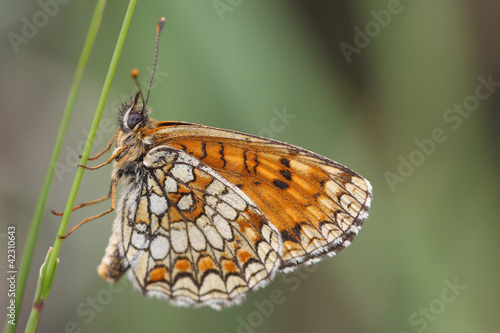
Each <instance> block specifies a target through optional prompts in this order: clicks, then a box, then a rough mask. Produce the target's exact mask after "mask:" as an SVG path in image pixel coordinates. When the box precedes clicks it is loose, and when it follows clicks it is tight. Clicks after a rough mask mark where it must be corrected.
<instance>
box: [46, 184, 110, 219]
mask: <svg viewBox="0 0 500 333" xmlns="http://www.w3.org/2000/svg"><path fill="white" fill-rule="evenodd" d="M112 194H113V182H111V184H109V193H108V195H106V196H104V197H102V198H99V199H95V200H92V201H87V202H83V203H81V204H78V205H76V206H74V207H73V208H72V209H71V211H72V212H74V211H75V210H77V209H80V208H83V207H87V206H90V205H94V204H96V203H99V202H102V201H104V200H107V199H109V198H111V195H112ZM51 213H52V214H54V215H56V216H63V214H64V213H59V212H56V211H55V210H54V209H52V211H51Z"/></svg>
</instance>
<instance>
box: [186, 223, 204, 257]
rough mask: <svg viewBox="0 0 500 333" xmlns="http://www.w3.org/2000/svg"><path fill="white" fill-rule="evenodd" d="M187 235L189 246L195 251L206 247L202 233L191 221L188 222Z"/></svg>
mask: <svg viewBox="0 0 500 333" xmlns="http://www.w3.org/2000/svg"><path fill="white" fill-rule="evenodd" d="M188 236H189V242H190V243H191V246H192V247H193V249H195V250H196V251H203V250H205V248H206V247H207V242H206V241H205V237H204V236H203V233H202V232H201V231H200V229H198V227H196V226H195V225H194V224H193V223H189V224H188Z"/></svg>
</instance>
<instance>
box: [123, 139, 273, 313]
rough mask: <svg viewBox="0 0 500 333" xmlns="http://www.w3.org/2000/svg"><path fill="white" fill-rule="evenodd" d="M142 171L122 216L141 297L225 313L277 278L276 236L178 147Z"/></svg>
mask: <svg viewBox="0 0 500 333" xmlns="http://www.w3.org/2000/svg"><path fill="white" fill-rule="evenodd" d="M143 164H144V172H143V173H142V176H141V177H139V178H137V179H136V180H135V182H133V183H131V184H129V185H128V187H127V189H126V190H125V192H126V194H125V195H124V197H123V199H122V200H123V202H122V204H121V214H120V215H121V228H122V234H121V237H122V249H121V251H122V253H123V258H124V261H125V262H126V263H127V264H128V265H130V267H131V270H130V274H131V275H132V276H131V278H132V280H134V281H135V282H136V285H137V286H138V287H139V288H140V289H141V290H142V291H143V293H145V294H147V295H151V296H159V297H162V298H167V299H168V300H170V301H172V302H174V303H177V304H182V305H195V306H196V305H204V304H205V305H210V306H212V307H214V308H220V307H222V306H227V305H230V304H233V303H237V302H239V301H241V300H242V299H243V298H244V296H245V294H246V293H247V292H248V291H249V290H252V289H255V288H257V287H260V286H263V285H265V284H267V283H268V282H269V281H270V280H271V279H272V278H273V276H274V274H275V273H276V271H277V270H278V268H279V264H280V261H279V258H280V254H281V251H282V245H281V239H280V236H279V233H278V232H277V230H276V228H275V227H274V226H273V225H272V224H271V223H269V221H268V220H267V218H266V217H265V215H263V213H262V212H261V211H260V209H259V208H258V207H256V206H255V204H254V203H253V202H252V201H251V200H250V199H249V198H248V197H247V195H245V194H244V192H242V191H241V190H240V189H239V188H238V187H236V186H235V185H233V184H231V183H229V182H228V181H227V180H226V179H225V178H223V177H222V176H220V175H219V174H218V173H217V172H215V171H214V170H212V169H211V168H209V167H208V166H206V165H205V164H204V163H202V162H200V161H199V160H197V159H196V158H194V157H192V156H190V155H189V154H186V153H185V152H184V151H182V150H177V149H175V148H170V147H166V146H159V147H156V148H154V149H152V150H151V151H149V152H148V154H147V155H146V157H145V158H144V162H143ZM120 215H119V216H120Z"/></svg>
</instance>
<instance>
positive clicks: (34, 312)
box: [25, 0, 137, 332]
mask: <svg viewBox="0 0 500 333" xmlns="http://www.w3.org/2000/svg"><path fill="white" fill-rule="evenodd" d="M136 3H137V0H130V1H129V5H128V8H127V12H126V14H125V18H124V20H123V24H122V28H121V31H120V34H119V36H118V41H117V43H116V46H115V50H114V53H113V57H112V59H111V63H110V66H109V69H108V73H107V75H106V79H105V81H104V85H103V89H102V92H101V96H100V98H99V102H98V105H97V110H96V113H95V115H94V119H93V121H92V125H91V128H90V132H89V135H88V138H87V142H86V143H85V148H84V149H83V153H82V158H81V160H80V164H86V163H87V159H88V157H89V154H90V150H91V148H92V143H93V141H94V137H95V134H96V131H97V128H98V126H99V121H100V119H101V115H102V112H103V110H104V104H105V102H106V99H107V96H108V93H109V89H110V87H111V82H112V81H113V76H114V74H115V71H116V67H117V65H118V60H119V58H120V54H121V51H122V49H123V45H124V43H125V37H126V35H127V31H128V28H129V26H130V21H131V20H132V14H133V12H134V8H135V5H136ZM83 171H84V168H83V167H79V168H78V169H77V171H76V175H75V179H74V181H73V186H72V188H71V191H70V194H69V197H68V201H67V203H66V208H65V210H64V214H63V217H62V218H61V224H60V226H59V230H58V233H57V236H56V239H55V240H54V245H53V249H52V251H50V252H49V254H48V257H47V259H46V261H45V263H44V266H43V267H42V269H41V275H40V277H39V279H41V281H39V287H40V288H39V292H38V290H37V294H36V295H35V299H34V301H33V307H32V309H31V315H30V318H29V319H28V323H27V326H26V330H25V332H35V330H36V327H37V326H38V321H39V319H40V312H41V311H42V309H43V305H44V302H45V300H46V299H47V298H48V296H49V294H50V290H51V288H52V283H53V281H54V277H55V274H56V269H57V256H58V254H59V250H60V248H61V244H62V239H61V238H60V236H63V235H64V233H65V231H66V227H67V225H68V221H69V217H70V215H71V209H72V207H73V205H74V203H75V199H76V194H77V192H78V189H79V186H80V183H81V180H82V176H83ZM37 289H38V288H37Z"/></svg>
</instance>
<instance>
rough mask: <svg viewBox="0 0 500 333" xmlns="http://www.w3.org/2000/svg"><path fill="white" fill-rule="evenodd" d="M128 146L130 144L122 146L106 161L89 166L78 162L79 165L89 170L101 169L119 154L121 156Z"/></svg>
mask: <svg viewBox="0 0 500 333" xmlns="http://www.w3.org/2000/svg"><path fill="white" fill-rule="evenodd" d="M128 148H129V146H128V145H125V146H123V147H121V148H120V149H119V150H118V151H117V152H115V153H114V154H113V155H111V157H110V158H108V160H107V161H106V162H104V163H101V164H99V165H96V166H94V167H89V166H86V165H83V164H78V166H79V167H83V168H84V169H87V170H97V169H100V168H102V167H103V166H105V165H108V164H109V163H111V162H113V161H114V160H115V159H116V158H117V157H118V156H120V154H121V153H123V152H124V151H125V150H126V149H128Z"/></svg>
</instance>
